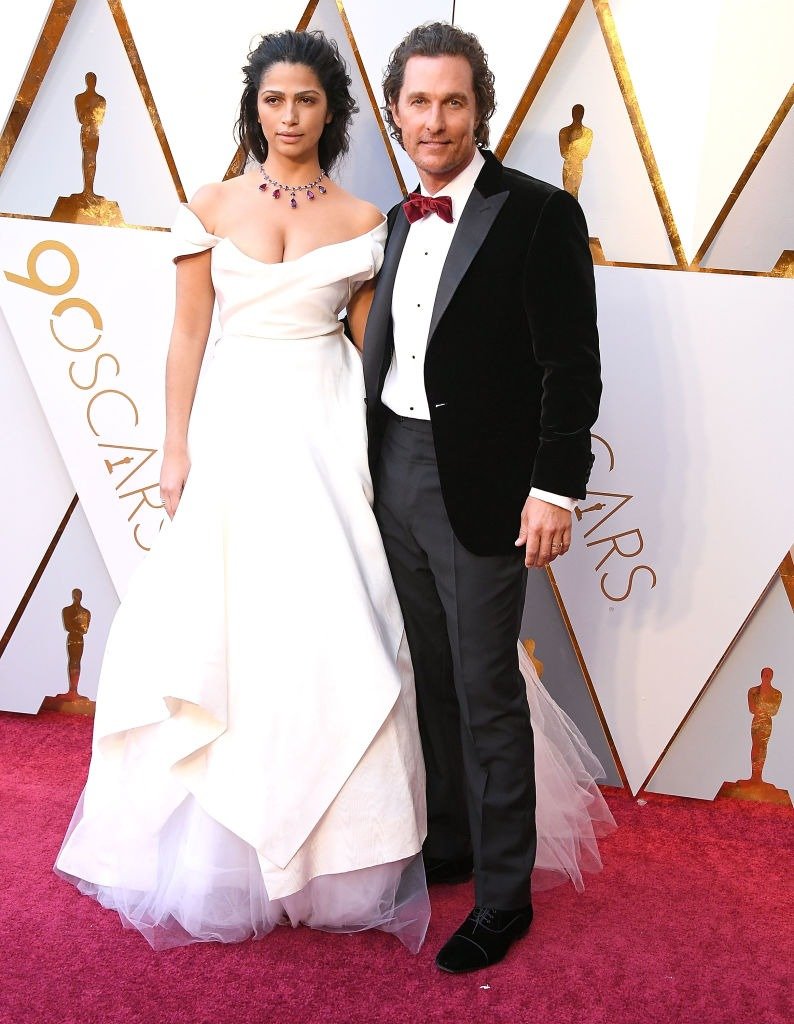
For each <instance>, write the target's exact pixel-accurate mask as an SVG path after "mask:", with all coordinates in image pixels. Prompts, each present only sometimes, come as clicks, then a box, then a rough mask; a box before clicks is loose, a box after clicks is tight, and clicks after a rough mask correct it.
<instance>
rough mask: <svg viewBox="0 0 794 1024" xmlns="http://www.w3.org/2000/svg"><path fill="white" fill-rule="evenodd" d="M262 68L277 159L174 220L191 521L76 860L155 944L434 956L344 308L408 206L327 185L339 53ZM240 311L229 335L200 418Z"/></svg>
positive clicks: (177, 488) (267, 131)
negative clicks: (350, 945) (336, 939)
mask: <svg viewBox="0 0 794 1024" xmlns="http://www.w3.org/2000/svg"><path fill="white" fill-rule="evenodd" d="M245 75H246V88H245V92H244V94H243V98H242V103H241V111H240V121H239V131H240V135H241V142H242V145H243V147H244V149H245V151H246V153H247V154H248V155H249V156H250V157H252V158H253V161H255V162H253V161H250V162H251V167H250V168H249V170H247V171H246V173H244V174H242V175H241V176H240V177H238V178H235V179H232V180H230V181H227V182H223V183H222V184H216V185H209V186H206V187H204V188H202V189H200V190H199V192H198V193H197V194H196V196H195V197H194V199H193V200H192V202H191V204H190V206H189V207H185V208H183V209H182V210H181V211H180V214H179V216H178V219H177V221H176V224H175V226H174V234H175V236H176V239H177V245H178V251H179V256H180V257H181V258H179V259H178V264H177V303H176V314H175V322H174V328H173V333H172V337H171V344H170V349H169V355H168V364H167V380H166V414H167V415H166V422H167V427H166V439H165V445H164V458H163V466H162V474H161V493H162V497H163V501H164V504H165V507H166V509H167V511H168V514H169V516H171V517H173V519H174V521H173V523H172V524H171V525H170V526H169V527H167V528H166V530H165V531H164V534H165V535H164V536H162V537H161V538H160V543H159V544H158V545H157V546H156V547H155V549H154V550H153V551H152V552H151V555H150V556H149V557H147V559H146V561H145V563H144V564H143V565H142V566H141V569H140V571H139V572H138V573H137V574H136V575H135V578H134V580H133V582H132V583H131V585H130V588H129V591H128V593H127V595H126V597H125V600H124V602H123V604H122V606H121V608H120V610H119V613H118V615H117V617H116V620H115V622H114V625H113V629H112V631H111V635H110V637H109V640H108V645H107V650H106V654H105V659H104V663H103V669H102V676H101V681H100V689H99V694H98V700H97V716H96V723H95V734H94V746H93V757H92V764H91V769H90V773H89V778H88V783H87V786H86V790H85V793H84V796H83V800H82V804H81V806H80V807H78V810H77V812H76V815H75V820H74V822H73V825H72V827H71V829H70V832H69V834H68V836H67V839H66V840H65V843H64V847H63V849H62V851H61V854H60V856H59V858H58V861H57V865H56V867H57V870H59V871H60V872H62V873H63V874H65V875H67V876H70V877H71V878H72V879H73V880H75V881H76V882H77V884H78V886H79V888H80V889H81V890H82V891H84V892H88V893H91V894H93V895H95V896H96V897H97V898H98V899H99V901H100V902H101V903H103V904H104V905H106V906H112V907H115V908H116V909H117V910H118V911H119V913H120V914H121V916H122V918H123V919H124V920H125V922H127V923H129V924H132V925H134V926H135V927H137V928H139V929H140V930H141V931H142V932H143V933H144V935H146V937H147V938H148V939H149V941H150V942H151V943H152V945H155V946H159V947H162V946H167V945H172V944H178V943H183V942H190V941H199V940H202V939H212V938H217V939H221V940H224V941H234V940H237V939H242V938H245V937H247V936H249V935H259V934H262V933H264V932H265V931H267V930H269V929H270V928H272V927H273V926H274V924H276V923H277V922H279V921H281V920H286V919H289V920H291V921H292V922H293V923H295V924H297V923H298V922H304V923H307V924H310V925H313V926H317V927H324V928H330V929H341V930H354V929H359V928H368V927H382V928H386V929H389V930H393V931H396V932H397V934H398V936H399V937H400V938H401V939H402V941H403V942H405V944H406V945H407V946H408V947H409V948H410V949H412V950H416V949H418V947H419V945H420V944H421V941H422V938H423V936H424V932H425V929H426V926H427V920H428V916H429V904H428V900H427V891H426V887H425V881H424V873H423V869H422V863H421V857H418V854H419V853H420V851H421V845H422V839H423V837H424V827H425V826H424V820H425V810H424V780H423V766H422V757H421V750H420V746H419V739H418V735H417V732H416V725H415V707H414V696H413V679H412V674H411V669H410V661H409V659H408V654H407V648H406V646H405V641H404V638H403V626H402V619H401V616H400V610H399V606H398V604H397V599H396V596H395V594H394V591H393V588H392V584H391V580H390V577H389V573H388V569H387V565H386V559H385V555H384V553H383V547H382V544H381V540H380V535H379V533H378V528H377V525H376V523H375V519H374V517H373V515H372V512H371V504H370V503H371V498H372V494H371V484H370V479H369V473H368V468H367V452H366V434H365V429H364V390H363V381H362V376H361V367H360V359H359V356H358V354H357V353H356V351H355V350H354V348H353V346H352V345H351V344H350V343H349V342H348V341H347V340H346V339H345V337H344V335H343V333H342V327H341V324H340V322H339V319H338V316H339V313H340V311H341V310H342V309H343V308H345V307H347V309H348V315H349V320H350V323H351V325H352V329H353V331H354V336H356V337H360V336H361V335H362V333H363V322H364V318H365V316H366V307H367V305H368V301H369V294H370V289H369V284H368V282H371V280H372V278H373V277H374V275H375V273H376V271H377V269H378V267H379V265H380V261H381V259H382V254H383V243H384V240H385V234H386V232H385V224H384V218H383V216H382V215H381V214H380V212H379V211H378V210H376V209H375V208H374V207H373V206H371V205H370V204H368V203H364V202H362V201H360V200H358V199H355V198H354V197H353V196H351V195H349V194H347V193H346V192H344V191H343V190H342V189H341V188H340V187H339V186H338V185H337V184H336V183H335V182H333V181H332V180H331V178H330V177H329V176H328V173H327V172H328V171H329V170H330V169H331V168H332V166H333V164H334V163H335V161H336V160H337V158H338V157H339V156H340V155H341V154H342V153H344V152H345V150H346V149H347V145H348V128H349V124H350V120H351V116H352V112H353V109H354V103H353V100H352V98H351V96H350V93H349V91H348V85H349V79H348V78H347V76H346V72H345V66H344V63H343V61H342V60H341V58H340V57H339V54H338V52H337V50H336V46H335V45H334V44H333V43H331V42H329V41H328V40H326V39H325V37H323V36H322V35H321V34H319V33H294V32H284V33H279V34H277V35H270V36H266V37H265V38H264V39H263V40H262V42H261V44H260V45H259V46H258V47H257V48H256V50H254V51H253V53H252V54H251V55H250V56H249V65H248V67H246V69H245ZM216 298H217V301H218V306H219V310H220V319H221V324H222V327H223V336H222V338H221V340H220V341H219V342H218V344H217V345H216V347H215V351H214V353H213V359H212V363H211V366H210V367H209V373H208V375H207V379H206V382H202V389H201V393H200V394H199V395H198V396H197V399H196V406H195V409H194V410H193V412H192V414H191V407H192V405H193V398H194V393H195V391H196V383H197V379H198V373H199V367H200V365H201V362H202V357H203V354H204V348H205V345H206V341H207V337H208V333H209V330H210V318H211V314H212V309H213V304H214V301H215V299H216ZM188 421H190V447H189V453H188V443H187V433H188ZM191 460H192V465H191Z"/></svg>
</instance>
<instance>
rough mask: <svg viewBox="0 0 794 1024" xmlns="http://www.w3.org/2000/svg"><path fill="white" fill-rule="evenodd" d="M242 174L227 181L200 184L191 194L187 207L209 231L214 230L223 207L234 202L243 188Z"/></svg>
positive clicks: (221, 214)
mask: <svg viewBox="0 0 794 1024" xmlns="http://www.w3.org/2000/svg"><path fill="white" fill-rule="evenodd" d="M243 178H244V175H239V176H238V177H235V178H229V179H228V180H227V181H213V182H210V183H209V184H207V185H202V186H201V187H200V188H198V189H197V190H196V192H195V193H194V195H193V196H192V198H191V200H190V202H189V203H188V207H189V208H190V209H191V210H192V211H193V212H194V213H195V214H196V216H197V217H198V218H199V220H200V221H201V223H202V224H203V225H204V227H205V228H206V229H207V231H209V232H215V230H216V228H217V225H218V222H219V220H221V219H222V216H223V212H224V209H225V208H226V207H227V205H228V204H229V203H231V202H234V201H235V200H236V198H237V197H238V196H239V195H240V193H241V191H243V190H244V189H245V185H246V184H247V183H244V182H243Z"/></svg>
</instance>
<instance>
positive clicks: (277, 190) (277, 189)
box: [259, 164, 328, 210]
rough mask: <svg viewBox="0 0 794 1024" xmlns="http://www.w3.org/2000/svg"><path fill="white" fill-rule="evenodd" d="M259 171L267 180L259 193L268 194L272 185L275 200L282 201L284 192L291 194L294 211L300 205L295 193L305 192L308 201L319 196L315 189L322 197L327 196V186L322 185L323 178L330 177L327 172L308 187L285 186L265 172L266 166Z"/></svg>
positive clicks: (290, 202)
mask: <svg viewBox="0 0 794 1024" xmlns="http://www.w3.org/2000/svg"><path fill="white" fill-rule="evenodd" d="M259 170H260V172H261V174H262V177H263V178H264V179H265V180H264V181H263V182H262V184H261V185H260V186H259V191H260V192H267V190H268V188H269V186H270V185H272V186H273V191H272V192H271V193H270V194H271V195H272V196H273V198H274V199H280V198H281V193H282V192H289V193H290V200H289V204H290V206H291V207H292V209H293V210H294V209H295V208H296V206H297V205H298V200H297V199H296V198H295V193H296V192H305V193H306V198H307V199H316V198H317V196H316V194H315V192H314V190H315V189H317V191H318V192H319V193H320V195H323V196H324V195H325V193H326V191H327V189H326V187H325V185H322V184H321V182H322V180H323V178H326V177H328V175H327V174H326V173H325V171H320V177H319V178H315V179H314V181H310V182H309V184H308V185H285V184H284V183H283V182H281V181H276V180H275V178H271V177H270V175H269V174H268V173H267V171H266V170H265V165H264V164H261V165H260V167H259Z"/></svg>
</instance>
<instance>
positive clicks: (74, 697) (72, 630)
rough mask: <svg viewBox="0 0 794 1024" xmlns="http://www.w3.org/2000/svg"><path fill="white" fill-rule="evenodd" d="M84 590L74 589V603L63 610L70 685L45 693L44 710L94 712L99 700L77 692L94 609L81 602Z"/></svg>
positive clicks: (71, 712)
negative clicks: (60, 691) (87, 634)
mask: <svg viewBox="0 0 794 1024" xmlns="http://www.w3.org/2000/svg"><path fill="white" fill-rule="evenodd" d="M82 599H83V592H82V590H77V589H75V590H73V591H72V603H71V604H70V605H67V606H66V607H65V608H64V609H63V610H62V611H61V619H62V621H63V628H64V629H65V630H66V654H67V664H68V675H69V689H68V690H67V691H66V693H59V694H57V695H56V696H55V697H45V698H44V700H43V702H42V705H41V707H40V708H39V710H40V711H62V712H65V713H66V714H70V715H93V713H94V708H95V703H94V701H92V700H89V699H88V697H83V695H82V694H80V693H78V692H77V687H78V685H79V683H80V662H81V661H82V659H83V647H84V644H85V635H86V633H87V632H88V627H89V626H90V625H91V612H90V611H89V610H88V609H87V608H84V607H83V606H82V604H81V601H82Z"/></svg>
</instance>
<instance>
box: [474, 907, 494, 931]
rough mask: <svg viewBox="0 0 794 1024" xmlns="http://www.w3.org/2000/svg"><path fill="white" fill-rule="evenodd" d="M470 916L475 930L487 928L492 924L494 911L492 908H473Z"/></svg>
mask: <svg viewBox="0 0 794 1024" xmlns="http://www.w3.org/2000/svg"><path fill="white" fill-rule="evenodd" d="M471 916H472V920H473V921H474V927H475V928H488V927H489V926H490V925H491V924H492V923H493V920H494V910H493V908H492V907H475V908H474V910H473V911H472V914H471Z"/></svg>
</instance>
